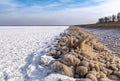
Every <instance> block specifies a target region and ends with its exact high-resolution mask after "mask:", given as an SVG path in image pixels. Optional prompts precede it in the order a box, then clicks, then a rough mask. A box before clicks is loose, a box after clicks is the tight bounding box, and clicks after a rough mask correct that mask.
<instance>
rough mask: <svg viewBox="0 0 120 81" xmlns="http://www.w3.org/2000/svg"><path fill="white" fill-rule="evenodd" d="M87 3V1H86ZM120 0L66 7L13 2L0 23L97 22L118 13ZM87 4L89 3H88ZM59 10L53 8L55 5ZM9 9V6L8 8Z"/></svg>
mask: <svg viewBox="0 0 120 81" xmlns="http://www.w3.org/2000/svg"><path fill="white" fill-rule="evenodd" d="M92 1H94V2H95V1H97V0H92ZM98 1H100V2H102V1H103V0H98ZM98 1H97V2H98ZM68 2H70V0H68ZM64 3H67V2H64ZM84 3H85V2H84ZM119 3H120V0H107V1H104V2H103V3H101V4H99V5H93V6H90V5H89V6H84V7H73V6H74V4H73V6H72V4H71V7H70V6H69V7H64V8H61V9H59V8H60V6H61V4H59V3H57V2H54V3H53V4H49V5H46V6H39V5H34V6H27V7H26V6H24V5H23V4H22V5H20V8H19V7H18V6H17V4H13V3H12V4H13V5H14V6H15V7H14V6H11V7H10V8H9V13H0V25H74V24H84V23H95V22H97V19H98V18H99V17H104V16H109V15H112V14H117V13H118V12H119V10H120V5H119ZM86 4H87V3H86ZM56 6H57V8H58V7H59V8H58V10H54V9H53V10H51V9H52V8H53V7H56ZM6 9H8V8H6Z"/></svg>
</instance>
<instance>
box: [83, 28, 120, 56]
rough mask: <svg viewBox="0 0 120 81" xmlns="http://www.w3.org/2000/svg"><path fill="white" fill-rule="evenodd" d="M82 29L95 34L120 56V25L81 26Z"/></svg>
mask: <svg viewBox="0 0 120 81" xmlns="http://www.w3.org/2000/svg"><path fill="white" fill-rule="evenodd" d="M81 29H83V30H84V31H88V32H91V33H92V34H94V35H95V37H96V38H97V39H98V40H99V41H100V42H102V43H104V44H105V45H106V46H107V47H108V48H110V50H112V51H113V52H115V53H116V54H117V55H118V56H120V50H119V49H120V27H110V28H109V27H107V28H106V27H96V28H90V27H81Z"/></svg>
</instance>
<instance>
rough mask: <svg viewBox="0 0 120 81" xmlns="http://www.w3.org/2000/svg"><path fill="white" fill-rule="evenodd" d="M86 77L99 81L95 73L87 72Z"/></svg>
mask: <svg viewBox="0 0 120 81" xmlns="http://www.w3.org/2000/svg"><path fill="white" fill-rule="evenodd" d="M86 78H89V79H91V80H92V81H98V80H97V78H96V77H95V76H94V75H93V74H87V75H86Z"/></svg>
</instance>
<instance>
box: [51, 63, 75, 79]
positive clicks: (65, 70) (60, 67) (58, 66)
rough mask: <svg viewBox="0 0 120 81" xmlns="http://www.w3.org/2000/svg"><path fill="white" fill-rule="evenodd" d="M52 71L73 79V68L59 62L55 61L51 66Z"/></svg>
mask: <svg viewBox="0 0 120 81" xmlns="http://www.w3.org/2000/svg"><path fill="white" fill-rule="evenodd" d="M51 69H52V70H53V71H54V72H59V73H62V74H64V75H67V76H69V77H73V73H74V72H73V70H72V68H70V67H68V66H66V65H65V64H62V63H60V62H59V61H55V62H54V63H53V64H52V65H51Z"/></svg>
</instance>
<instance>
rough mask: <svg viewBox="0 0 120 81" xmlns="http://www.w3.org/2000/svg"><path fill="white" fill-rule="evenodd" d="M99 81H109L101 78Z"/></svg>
mask: <svg viewBox="0 0 120 81" xmlns="http://www.w3.org/2000/svg"><path fill="white" fill-rule="evenodd" d="M99 81H111V80H109V79H108V78H101V79H100V80H99Z"/></svg>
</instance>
